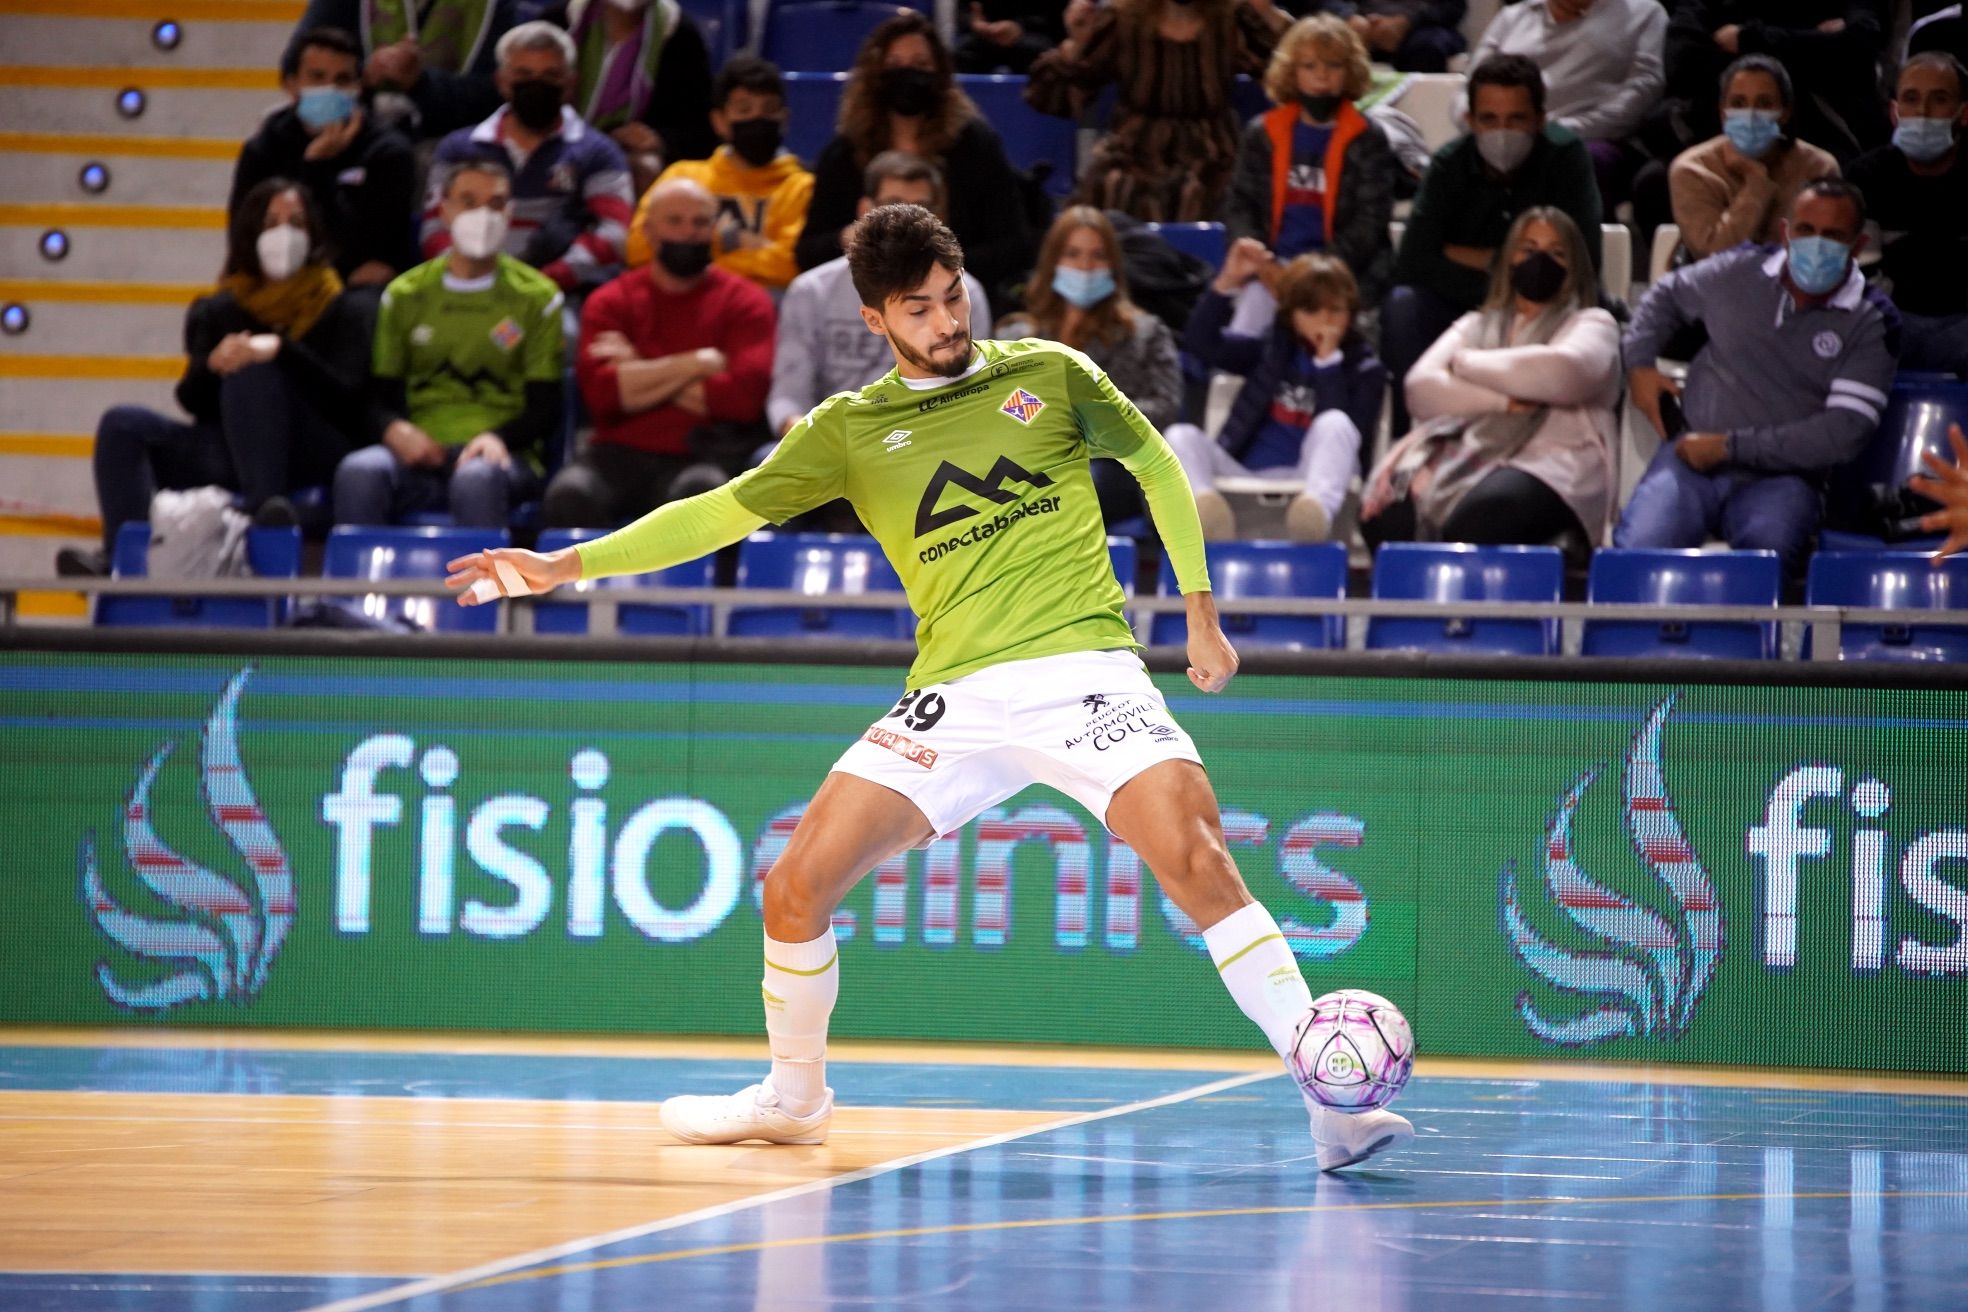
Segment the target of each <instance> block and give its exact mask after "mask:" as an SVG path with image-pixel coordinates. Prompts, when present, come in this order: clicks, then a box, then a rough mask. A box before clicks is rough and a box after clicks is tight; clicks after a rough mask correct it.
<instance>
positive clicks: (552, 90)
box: [506, 79, 563, 132]
mask: <svg viewBox="0 0 1968 1312" xmlns="http://www.w3.org/2000/svg"><path fill="white" fill-rule="evenodd" d="M506 99H507V100H508V101H509V102H510V103H511V105H512V112H513V117H514V118H516V119H518V120H519V121H520V124H521V125H522V126H524V127H525V128H526V130H527V131H528V132H552V131H553V130H554V129H555V128H556V127H559V126H560V105H561V101H562V99H563V97H562V95H561V91H560V84H559V83H557V82H541V81H539V80H537V79H529V80H527V81H524V82H515V83H513V84H512V89H511V90H510V91H509V92H507V94H506Z"/></svg>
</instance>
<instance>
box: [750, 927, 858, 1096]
mask: <svg viewBox="0 0 1968 1312" xmlns="http://www.w3.org/2000/svg"><path fill="white" fill-rule="evenodd" d="M760 990H761V991H762V992H763V993H764V994H765V1035H766V1039H767V1041H768V1042H769V1043H770V1044H771V1047H772V1087H773V1089H774V1090H775V1091H776V1092H777V1093H778V1094H779V1105H780V1106H782V1107H784V1108H785V1109H786V1110H787V1111H788V1112H790V1113H792V1114H793V1115H794V1116H807V1115H810V1114H811V1113H813V1112H816V1111H818V1110H819V1109H820V1104H821V1103H823V1102H825V1101H826V1097H827V1018H828V1017H829V1016H831V1015H833V1012H834V999H835V998H837V997H839V996H840V952H839V950H838V949H837V948H836V947H835V946H834V931H833V929H832V927H831V926H830V927H829V928H828V930H827V932H826V933H824V934H822V935H821V936H820V937H819V938H816V939H811V940H809V941H807V942H805V943H781V942H779V941H778V940H777V939H775V938H773V937H772V936H771V935H770V934H768V935H766V936H765V978H764V979H763V980H762V981H760Z"/></svg>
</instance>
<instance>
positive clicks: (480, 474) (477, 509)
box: [335, 442, 540, 528]
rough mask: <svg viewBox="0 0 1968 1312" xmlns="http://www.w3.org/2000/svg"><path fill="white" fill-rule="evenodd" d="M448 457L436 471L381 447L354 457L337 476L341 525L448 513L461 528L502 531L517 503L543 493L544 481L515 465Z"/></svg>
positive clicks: (366, 449)
mask: <svg viewBox="0 0 1968 1312" xmlns="http://www.w3.org/2000/svg"><path fill="white" fill-rule="evenodd" d="M461 449H462V448H456V447H454V448H452V449H450V450H449V451H447V452H446V453H445V462H444V464H443V465H441V466H438V467H436V468H428V467H423V466H414V467H413V466H411V465H406V464H404V463H403V462H402V461H401V460H398V459H397V458H396V453H395V452H394V451H391V450H390V449H389V448H388V447H386V446H384V445H383V444H382V443H380V442H379V443H377V444H376V445H375V446H366V447H363V448H362V449H361V450H360V451H355V452H352V453H350V455H349V456H348V458H347V459H345V460H343V461H342V464H341V468H339V469H337V470H336V471H335V522H336V523H337V524H393V523H395V522H396V521H397V520H398V519H401V518H402V517H403V516H405V515H414V514H419V513H423V512H428V511H445V510H448V511H449V512H450V514H451V518H452V519H453V520H455V521H456V522H457V524H458V527H460V528H504V527H506V523H507V518H508V516H509V514H510V512H511V510H512V505H513V503H514V502H515V501H525V500H527V499H528V498H530V497H535V496H538V495H539V493H540V476H539V475H538V474H536V473H534V472H533V471H532V470H531V469H530V468H528V467H527V466H526V465H525V464H524V463H523V462H521V461H520V460H517V459H515V460H514V461H513V462H512V464H511V465H510V466H508V467H507V468H505V469H501V468H499V467H498V466H497V465H495V464H493V463H492V462H491V461H490V460H474V461H472V462H471V463H470V464H468V465H461V464H459V463H458V451H459V450H461Z"/></svg>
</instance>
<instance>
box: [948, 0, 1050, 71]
mask: <svg viewBox="0 0 1968 1312" xmlns="http://www.w3.org/2000/svg"><path fill="white" fill-rule="evenodd" d="M1065 13H1066V6H1065V4H1064V3H1063V2H1062V0H971V3H970V4H969V6H968V7H967V11H966V16H965V32H964V35H963V37H962V39H960V40H959V41H958V42H957V49H956V61H957V71H958V72H959V73H1018V74H1021V75H1022V74H1025V73H1029V72H1031V71H1032V61H1033V60H1035V59H1037V58H1038V57H1039V56H1040V55H1043V54H1044V53H1045V52H1046V51H1048V50H1050V49H1052V48H1053V47H1054V46H1056V45H1058V44H1059V40H1060V38H1061V37H1063V36H1065V35H1066V26H1065V21H1064V20H1065Z"/></svg>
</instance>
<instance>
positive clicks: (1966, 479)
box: [1908, 424, 1968, 565]
mask: <svg viewBox="0 0 1968 1312" xmlns="http://www.w3.org/2000/svg"><path fill="white" fill-rule="evenodd" d="M1948 445H1949V446H1951V447H1953V448H1954V463H1953V464H1951V465H1950V464H1949V463H1947V462H1946V461H1945V460H1942V459H1941V458H1940V457H1939V456H1937V455H1935V454H1934V453H1933V452H1931V451H1929V452H1928V453H1927V454H1926V455H1924V456H1922V457H1921V459H1922V460H1923V461H1925V462H1926V464H1927V471H1928V472H1927V473H1925V474H1915V475H1914V476H1913V477H1912V478H1911V479H1909V480H1908V485H1909V486H1910V487H1912V488H1913V490H1914V491H1915V492H1918V493H1919V494H1920V495H1921V496H1923V497H1929V498H1932V499H1933V500H1935V501H1938V502H1940V503H1941V504H1940V509H1939V510H1933V511H1929V512H1928V513H1927V514H1925V515H1922V516H1921V517H1920V527H1922V528H1924V529H1926V530H1927V531H1928V532H1929V533H1945V534H1947V540H1946V541H1945V542H1943V543H1941V546H1940V550H1938V551H1936V552H1935V553H1934V563H1935V564H1936V565H1938V564H1940V563H1941V561H1942V560H1943V559H1945V558H1946V557H1948V556H1952V555H1953V554H1954V553H1955V552H1957V551H1960V550H1961V549H1962V548H1963V547H1968V437H1963V436H1962V433H1961V425H1960V424H1949V425H1948Z"/></svg>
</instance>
